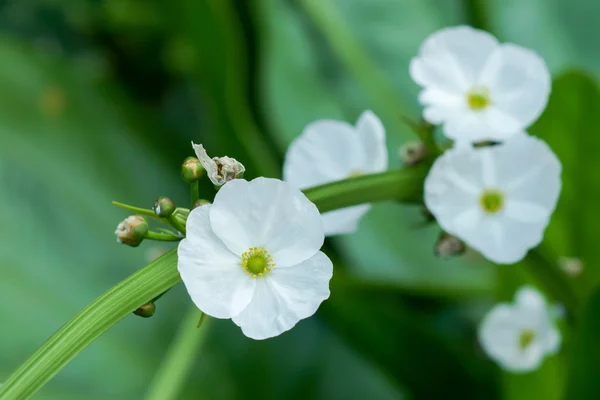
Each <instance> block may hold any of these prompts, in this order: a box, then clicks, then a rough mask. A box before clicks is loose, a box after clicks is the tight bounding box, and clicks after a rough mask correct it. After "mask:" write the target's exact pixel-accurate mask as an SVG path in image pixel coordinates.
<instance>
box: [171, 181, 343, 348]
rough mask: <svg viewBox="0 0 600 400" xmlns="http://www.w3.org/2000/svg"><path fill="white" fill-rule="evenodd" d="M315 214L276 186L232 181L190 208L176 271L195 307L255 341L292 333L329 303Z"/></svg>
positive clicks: (297, 195) (288, 188)
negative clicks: (204, 202)
mask: <svg viewBox="0 0 600 400" xmlns="http://www.w3.org/2000/svg"><path fill="white" fill-rule="evenodd" d="M323 241H324V235H323V223H322V221H321V216H320V214H319V211H318V210H317V208H316V207H315V205H314V204H313V203H311V202H310V201H309V200H308V199H307V198H306V196H304V194H302V192H300V191H299V190H298V189H296V188H294V187H293V186H292V185H290V184H288V183H286V182H282V181H280V180H277V179H267V178H257V179H254V180H253V181H251V182H247V181H246V180H243V179H235V180H233V181H231V182H229V183H227V184H225V185H224V186H223V187H222V188H221V190H219V192H218V193H217V195H216V197H215V200H214V203H213V204H208V205H204V206H201V207H198V208H195V209H194V210H192V211H191V212H190V215H189V217H188V220H187V237H186V238H185V239H184V240H182V241H181V243H180V245H179V249H178V255H179V262H178V269H179V272H180V274H181V278H182V279H183V283H184V284H185V286H186V288H187V290H188V293H189V294H190V296H191V298H192V300H193V301H194V303H195V304H196V306H197V307H198V308H199V309H200V310H202V311H204V312H205V313H206V314H208V315H211V316H213V317H215V318H231V319H233V322H235V323H236V324H237V325H238V326H240V327H241V328H242V331H243V332H244V334H245V335H246V336H248V337H250V338H253V339H266V338H270V337H273V336H277V335H279V334H281V333H282V332H285V331H287V330H289V329H291V328H292V327H293V326H294V325H296V323H297V322H298V321H299V320H301V319H303V318H307V317H310V316H311V315H313V314H314V313H315V311H316V310H317V308H318V307H319V305H320V304H321V302H323V300H325V299H327V298H328V297H329V280H330V279H331V276H332V273H333V265H332V263H331V261H330V260H329V258H328V257H327V256H326V255H325V254H323V253H322V252H320V251H319V249H320V248H321V246H322V245H323Z"/></svg>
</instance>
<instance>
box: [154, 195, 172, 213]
mask: <svg viewBox="0 0 600 400" xmlns="http://www.w3.org/2000/svg"><path fill="white" fill-rule="evenodd" d="M153 209H154V213H155V214H156V215H157V216H159V217H161V218H166V217H168V216H170V215H171V214H173V212H175V203H173V200H171V199H169V198H168V197H159V198H158V199H157V200H156V201H155V202H154V208H153Z"/></svg>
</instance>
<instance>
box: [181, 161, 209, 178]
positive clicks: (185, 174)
mask: <svg viewBox="0 0 600 400" xmlns="http://www.w3.org/2000/svg"><path fill="white" fill-rule="evenodd" d="M203 174H204V168H202V164H200V161H199V160H198V159H197V158H195V157H188V158H186V159H185V161H184V162H183V165H182V166H181V178H182V179H183V180H184V181H186V182H187V183H193V182H196V181H197V180H198V179H200V178H202V175H203Z"/></svg>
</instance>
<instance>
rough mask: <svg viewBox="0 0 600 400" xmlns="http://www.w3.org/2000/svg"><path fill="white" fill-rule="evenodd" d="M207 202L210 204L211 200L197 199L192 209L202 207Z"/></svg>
mask: <svg viewBox="0 0 600 400" xmlns="http://www.w3.org/2000/svg"><path fill="white" fill-rule="evenodd" d="M207 204H210V201H208V200H204V199H200V200H196V201H195V202H194V205H193V206H192V209H194V208H198V207H202V206H205V205H207Z"/></svg>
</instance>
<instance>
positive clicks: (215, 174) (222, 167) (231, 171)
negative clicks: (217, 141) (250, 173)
mask: <svg viewBox="0 0 600 400" xmlns="http://www.w3.org/2000/svg"><path fill="white" fill-rule="evenodd" d="M192 146H193V147H194V150H195V151H196V156H198V160H200V163H201V164H202V166H203V167H204V169H205V170H206V174H207V175H208V178H209V179H210V181H211V182H212V183H213V185H215V186H217V187H219V186H223V185H224V184H226V183H227V182H229V181H230V180H232V179H238V178H243V177H244V172H245V171H246V168H244V166H243V165H242V163H240V162H239V161H237V160H236V159H235V158H231V157H227V156H225V157H213V158H210V157H209V156H208V154H207V153H206V150H205V149H204V147H203V146H202V145H201V144H194V143H192Z"/></svg>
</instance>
